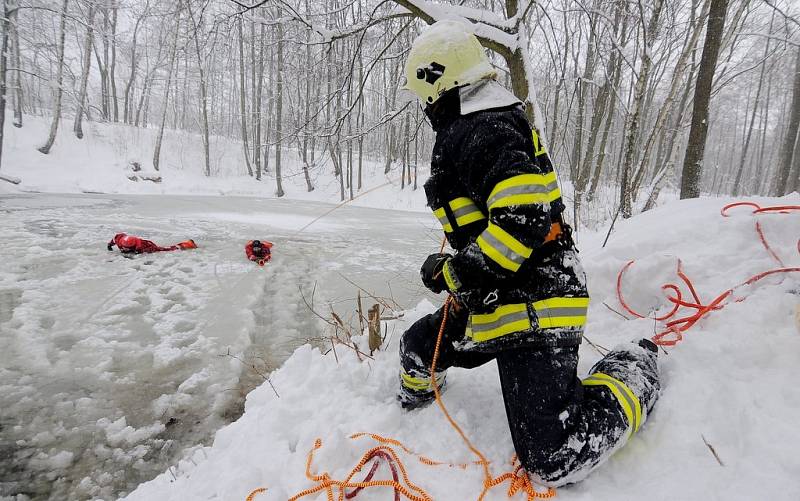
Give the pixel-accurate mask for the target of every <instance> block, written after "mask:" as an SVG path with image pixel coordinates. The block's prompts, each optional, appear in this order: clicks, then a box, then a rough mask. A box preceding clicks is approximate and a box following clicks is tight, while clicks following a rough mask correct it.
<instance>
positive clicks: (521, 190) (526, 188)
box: [487, 181, 558, 207]
mask: <svg viewBox="0 0 800 501" xmlns="http://www.w3.org/2000/svg"><path fill="white" fill-rule="evenodd" d="M557 188H558V181H552V182H551V183H549V184H547V185H541V184H523V185H521V186H509V187H508V188H505V189H503V190H500V191H498V192H497V193H495V194H494V196H492V197H491V198H490V199H489V202H488V203H487V205H488V206H489V207H491V206H493V205H494V204H495V203H497V202H498V201H499V200H500V199H503V198H506V197H510V196H512V195H547V194H548V193H550V192H551V191H553V190H555V189H557Z"/></svg>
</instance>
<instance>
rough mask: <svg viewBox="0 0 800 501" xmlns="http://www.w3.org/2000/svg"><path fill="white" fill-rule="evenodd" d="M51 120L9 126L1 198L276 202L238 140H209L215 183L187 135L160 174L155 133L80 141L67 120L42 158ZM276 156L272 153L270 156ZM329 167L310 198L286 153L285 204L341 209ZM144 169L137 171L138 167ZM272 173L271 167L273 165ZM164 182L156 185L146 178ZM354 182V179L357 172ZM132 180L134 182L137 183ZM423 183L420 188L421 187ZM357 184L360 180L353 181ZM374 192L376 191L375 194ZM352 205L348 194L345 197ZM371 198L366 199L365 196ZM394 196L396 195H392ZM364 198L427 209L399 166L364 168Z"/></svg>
mask: <svg viewBox="0 0 800 501" xmlns="http://www.w3.org/2000/svg"><path fill="white" fill-rule="evenodd" d="M49 127H50V124H49V118H45V117H37V116H27V115H26V116H25V126H24V127H23V128H21V129H17V128H15V127H8V128H7V129H6V139H5V141H6V142H5V144H4V151H3V170H2V171H1V172H2V174H3V176H5V177H6V178H7V179H8V180H10V181H18V180H20V179H21V183H20V184H19V185H14V184H10V183H9V182H0V193H17V192H20V191H23V192H48V193H119V194H171V195H175V194H183V195H243V196H259V197H267V198H271V197H275V190H276V183H275V173H274V171H273V170H271V171H269V172H265V173H264V175H263V176H264V177H263V180H262V181H261V182H256V181H254V179H253V178H252V177H250V176H248V175H247V168H246V165H245V161H244V158H243V150H242V143H241V142H240V141H238V140H235V139H231V138H227V137H222V136H212V137H211V141H210V143H211V144H210V151H211V162H210V165H211V174H212V175H211V177H206V176H205V175H203V169H204V168H205V167H204V166H205V163H204V158H203V148H202V142H201V138H200V136H199V135H197V134H193V133H188V132H185V131H177V130H165V131H164V142H163V145H162V148H161V169H160V171H159V172H155V171H154V170H153V168H152V158H153V147H154V145H155V141H156V135H157V133H158V130H157V129H155V128H148V129H145V128H138V127H132V126H129V125H124V124H113V123H99V122H85V123H84V133H85V136H84V138H83V139H77V138H76V137H75V135H74V134H72V132H71V130H69V123H68V121H67V120H65V121H63V122H62V124H61V128H60V130H59V134H58V137H57V139H56V142H55V145H54V146H53V149H52V150H51V152H50V154H49V155H43V154H42V153H40V152H38V151H37V148H38V147H39V146H41V145H42V143H43V142H44V139H45V138H46V137H47V134H48V131H49ZM272 154H273V155H274V151H273V152H272ZM321 158H323V159H324V163H323V164H321V165H318V166H317V167H316V168H315V169H312V172H311V178H312V179H311V181H312V184H313V185H314V187H315V189H314V191H312V192H308V191H307V186H306V181H305V176H304V175H303V170H302V165H303V163H302V161H301V160H300V158H299V157H298V155H297V151H296V150H294V149H288V148H287V149H284V156H283V169H282V170H283V188H284V190H285V192H286V194H285V197H284V198H286V199H297V200H316V201H323V202H338V201H339V200H340V186H339V180H338V178H334V177H333V175H331V173H332V172H333V167H332V165H331V163H330V159H329V158H328V157H327V156H323V157H321ZM134 162H135V163H136V164H138V167H137V168H141V169H142V170H141V171H139V172H134V170H133V169H132V164H133V163H134ZM271 167H272V165H271ZM152 177H160V178H161V181H160V182H158V183H154V182H152V181H148V180H147V179H146V178H152ZM354 177H355V173H354ZM425 177H427V163H426V165H425V168H424V169H421V170H420V179H421V180H423V179H424V178H425ZM132 179H135V180H132ZM421 182H422V181H420V183H421ZM354 183H357V180H354ZM370 190H373V191H370ZM345 191H346V192H345V196H346V197H347V198H349V191H348V190H345ZM368 191H369V193H367V192H368ZM387 193H391V196H387ZM359 194H364V196H359V197H358V198H356V199H355V200H354V201H353V202H351V203H352V204H354V205H360V206H366V207H377V208H397V209H404V210H426V208H425V194H424V192H423V190H422V189H421V186H420V189H418V190H411V189H408V187H406V189H404V190H401V189H400V181H399V166H397V165H395V166H393V168H392V171H391V172H390V174H389V175H388V176H386V175H384V174H383V163H382V161H381V162H380V164H379V163H378V162H373V161H371V160H369V159H365V161H364V178H363V188H362V190H360V192H359V191H358V190H354V195H359Z"/></svg>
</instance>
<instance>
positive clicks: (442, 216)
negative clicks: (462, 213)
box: [433, 207, 453, 233]
mask: <svg viewBox="0 0 800 501" xmlns="http://www.w3.org/2000/svg"><path fill="white" fill-rule="evenodd" d="M433 215H434V216H436V218H437V219H438V220H439V222H440V223H441V224H442V228H444V231H445V232H447V233H452V232H453V225H451V224H450V220H449V219H448V217H447V213H446V212H445V210H444V207H439V208H438V209H436V210H434V211H433Z"/></svg>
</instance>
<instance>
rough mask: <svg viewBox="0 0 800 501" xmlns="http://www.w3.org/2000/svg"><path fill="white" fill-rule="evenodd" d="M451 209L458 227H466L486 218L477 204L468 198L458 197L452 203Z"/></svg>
mask: <svg viewBox="0 0 800 501" xmlns="http://www.w3.org/2000/svg"><path fill="white" fill-rule="evenodd" d="M450 209H451V210H452V211H453V217H455V218H456V224H457V225H458V226H466V225H468V224H470V223H474V222H475V221H482V220H484V219H486V216H485V215H484V214H483V212H481V210H480V209H479V208H478V206H477V205H475V202H473V201H472V199H470V198H467V197H458V198H455V199H453V200H451V201H450Z"/></svg>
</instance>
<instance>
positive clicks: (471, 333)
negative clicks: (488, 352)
mask: <svg viewBox="0 0 800 501" xmlns="http://www.w3.org/2000/svg"><path fill="white" fill-rule="evenodd" d="M530 328H531V318H530V315H529V314H528V306H527V304H525V303H516V304H506V305H502V306H498V307H497V308H496V309H495V310H494V311H493V312H492V313H480V314H473V315H470V316H469V324H468V326H467V337H469V338H471V339H472V340H473V341H475V342H483V341H489V340H492V339H496V338H498V337H501V336H505V335H507V334H511V333H514V332H520V331H526V330H529V329H530Z"/></svg>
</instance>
